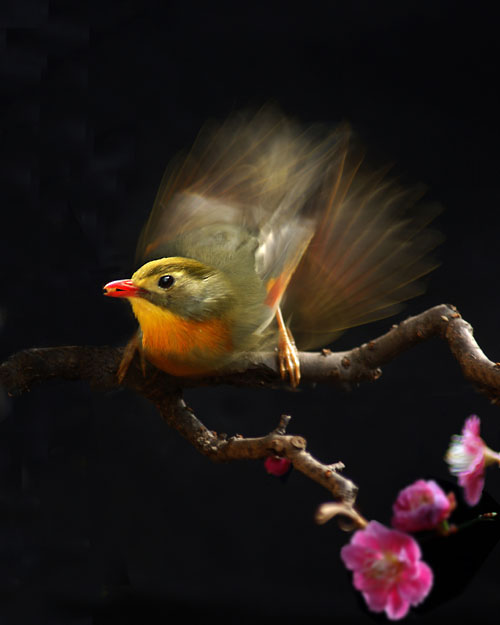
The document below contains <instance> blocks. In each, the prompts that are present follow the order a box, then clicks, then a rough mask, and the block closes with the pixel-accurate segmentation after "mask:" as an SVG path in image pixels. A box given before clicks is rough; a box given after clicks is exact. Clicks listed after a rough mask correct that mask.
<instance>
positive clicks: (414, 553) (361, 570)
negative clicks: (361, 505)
mask: <svg viewBox="0 0 500 625" xmlns="http://www.w3.org/2000/svg"><path fill="white" fill-rule="evenodd" d="M340 556H341V558H342V560H343V562H344V564H345V566H346V567H347V568H348V569H350V570H351V571H353V572H354V575H353V583H354V587H355V588H356V589H357V590H359V591H361V593H362V594H363V597H364V599H365V601H366V604H367V606H368V608H369V609H370V610H372V611H373V612H383V611H384V610H385V613H386V615H387V616H388V618H390V619H391V620H393V621H397V620H399V619H401V618H403V617H405V616H406V615H407V614H408V610H409V609H410V605H412V606H415V605H417V604H419V603H421V602H422V601H423V600H424V599H425V597H426V596H427V595H428V594H429V591H430V589H431V587H432V581H433V575H432V570H431V569H430V567H429V566H428V565H427V564H426V563H425V562H422V560H421V552H420V547H419V546H418V543H417V542H416V540H415V539H414V538H412V537H411V536H410V535H409V534H405V533H403V532H400V531H398V530H392V529H389V528H388V527H385V526H384V525H381V524H380V523H378V522H377V521H371V522H370V523H368V525H367V526H366V527H365V528H364V529H362V530H358V531H357V532H356V533H355V534H354V535H353V537H352V538H351V542H350V544H349V545H345V546H344V547H342V549H341V552H340Z"/></svg>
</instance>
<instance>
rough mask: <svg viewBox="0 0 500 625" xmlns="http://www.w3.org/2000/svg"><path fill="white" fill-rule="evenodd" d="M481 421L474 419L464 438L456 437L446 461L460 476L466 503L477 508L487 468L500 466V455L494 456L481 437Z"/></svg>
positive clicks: (469, 422)
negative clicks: (497, 464) (492, 465)
mask: <svg viewBox="0 0 500 625" xmlns="http://www.w3.org/2000/svg"><path fill="white" fill-rule="evenodd" d="M480 424H481V421H480V420H479V417H478V416H477V415H471V416H470V417H469V418H468V419H467V420H466V421H465V424H464V427H463V429H462V434H460V435H458V434H455V435H453V436H452V438H451V444H450V447H449V448H448V451H447V452H446V456H445V460H446V462H447V463H448V464H449V465H450V472H451V473H453V474H454V475H458V483H459V484H460V486H462V487H463V489H464V497H465V501H466V502H467V503H468V504H469V506H475V505H476V504H477V503H479V500H480V499H481V493H482V492H483V488H484V472H485V469H486V467H487V466H488V465H490V464H493V463H495V462H496V463H499V464H500V454H497V453H495V452H494V451H492V450H491V449H490V448H489V447H487V445H486V443H485V442H484V441H483V439H482V438H481V437H480V436H479V428H480Z"/></svg>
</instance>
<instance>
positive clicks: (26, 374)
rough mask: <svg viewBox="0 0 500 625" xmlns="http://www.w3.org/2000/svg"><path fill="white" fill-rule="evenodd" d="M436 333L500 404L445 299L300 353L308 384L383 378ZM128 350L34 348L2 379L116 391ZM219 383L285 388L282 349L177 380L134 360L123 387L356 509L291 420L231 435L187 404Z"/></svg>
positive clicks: (494, 377) (206, 449)
mask: <svg viewBox="0 0 500 625" xmlns="http://www.w3.org/2000/svg"><path fill="white" fill-rule="evenodd" d="M432 337H439V338H441V339H444V340H445V341H446V342H447V343H448V346H449V348H450V350H451V352H452V353H453V355H454V356H455V358H456V360H457V361H458V363H459V365H460V367H461V368H462V372H463V375H464V377H465V378H466V379H467V380H469V381H470V382H472V383H473V384H475V386H476V387H477V388H478V389H479V390H480V391H481V392H483V393H484V394H486V395H487V396H488V397H489V398H490V399H491V400H492V401H493V402H497V401H500V363H496V362H492V361H490V360H489V359H488V358H487V357H486V356H485V355H484V353H483V352H482V350H481V349H480V347H479V346H478V344H477V343H476V341H475V340H474V338H473V333H472V328H471V326H470V324H468V323H467V322H466V321H465V320H464V319H462V318H461V316H460V314H459V313H458V312H457V311H456V309H455V308H454V307H453V306H448V305H445V304H443V305H440V306H435V307H434V308H430V309H429V310H427V311H425V312H423V313H421V314H419V315H416V316H415V317H410V318H408V319H406V320H405V321H403V322H401V323H400V324H399V325H394V326H392V328H391V330H389V332H387V333H386V334H384V335H382V336H380V337H378V338H377V339H374V340H373V341H370V342H368V343H365V344H363V345H361V346H360V347H356V348H354V349H352V350H349V351H345V352H330V351H329V350H322V351H321V352H317V353H308V352H302V353H300V366H301V373H302V384H307V383H308V382H322V383H331V384H334V385H337V386H341V387H343V388H349V387H352V386H354V385H356V384H358V383H360V382H362V381H365V380H371V381H374V380H377V379H378V378H379V377H380V375H381V373H382V371H381V367H382V366H383V365H385V364H386V363H388V362H390V361H391V360H393V359H394V358H396V357H397V356H398V355H399V354H401V353H403V352H404V351H406V350H408V349H410V348H411V347H413V346H414V345H416V344H417V343H421V342H423V341H426V340H428V339H430V338H432ZM122 354H123V349H117V348H113V347H85V346H66V347H53V348H43V349H37V348H33V349H27V350H23V351H21V352H18V353H16V354H13V355H12V356H11V357H10V358H9V359H7V360H6V361H5V362H4V363H2V364H1V365H0V383H1V384H2V385H3V387H4V388H5V390H6V391H7V393H8V394H9V395H16V394H19V393H22V392H23V391H26V390H28V389H29V388H30V387H31V386H33V385H34V384H35V383H37V382H42V381H45V380H50V379H54V378H59V379H65V380H85V381H87V382H89V383H90V385H91V386H92V387H93V388H95V389H100V390H106V389H112V388H116V387H118V386H120V385H119V383H118V381H117V377H116V372H117V369H118V366H119V364H120V360H121V357H122ZM218 384H234V385H239V386H271V387H274V386H282V385H283V383H282V382H281V380H280V373H279V365H278V359H277V357H276V354H275V353H255V354H243V355H242V356H241V358H240V359H238V360H236V361H235V362H233V363H232V365H231V366H230V367H228V368H227V369H225V370H224V372H221V373H219V374H217V375H213V376H210V377H204V378H174V377H172V376H169V375H167V374H166V373H163V372H161V371H159V370H157V369H154V368H153V367H149V368H148V370H147V372H146V376H144V375H143V373H142V370H141V367H140V366H139V363H133V364H132V366H131V367H130V368H129V370H128V372H127V375H126V376H125V378H124V380H123V382H122V384H121V386H124V387H127V388H129V389H131V390H133V391H135V392H136V393H139V394H140V395H142V396H144V397H146V398H147V399H149V400H150V401H152V402H153V403H154V404H155V405H156V406H157V408H158V409H159V411H160V413H161V415H162V416H163V418H164V419H165V420H166V421H167V422H168V423H169V424H170V425H171V426H172V427H174V428H175V429H176V430H177V431H178V432H179V433H180V434H181V435H182V436H184V437H185V438H186V439H188V440H189V441H190V442H191V444H192V445H194V446H195V447H196V449H198V451H200V452H201V453H203V454H205V455H207V456H209V457H210V458H212V459H213V460H218V461H229V460H235V459H258V458H265V457H266V456H269V455H272V454H276V455H279V456H283V457H287V458H288V459H289V460H290V461H291V462H292V464H293V465H294V466H295V467H296V468H297V469H298V470H300V471H301V472H302V473H304V474H305V475H307V476H308V477H310V478H311V479H313V480H315V481H317V482H319V483H320V484H322V485H323V486H324V487H325V488H327V489H328V490H329V491H330V493H331V494H332V495H333V496H334V497H335V498H337V499H338V500H340V501H341V502H344V503H345V504H346V505H349V506H351V505H352V504H353V503H354V500H355V496H356V491H357V488H356V486H355V485H354V484H353V483H352V482H350V481H349V480H348V479H346V478H344V477H343V476H341V475H340V474H339V473H338V470H339V469H340V468H342V466H343V465H342V463H336V464H333V465H325V464H322V463H320V462H318V461H317V460H315V459H314V458H313V457H312V456H311V455H310V454H309V453H308V452H307V451H306V441H305V440H304V439H303V438H302V437H300V436H291V435H288V434H286V433H285V427H286V423H285V421H286V420H283V418H282V421H281V423H280V426H279V427H278V428H277V429H276V430H274V431H273V432H271V433H270V434H268V435H266V436H263V437H260V438H243V437H231V438H228V437H227V436H225V435H218V434H217V433H215V432H211V431H210V430H208V429H207V428H206V427H205V426H204V425H203V423H201V421H199V419H197V417H196V416H195V415H194V414H193V412H192V411H191V410H190V409H189V408H188V407H187V406H186V404H185V403H184V401H183V399H182V392H181V389H182V388H185V387H193V386H207V385H218Z"/></svg>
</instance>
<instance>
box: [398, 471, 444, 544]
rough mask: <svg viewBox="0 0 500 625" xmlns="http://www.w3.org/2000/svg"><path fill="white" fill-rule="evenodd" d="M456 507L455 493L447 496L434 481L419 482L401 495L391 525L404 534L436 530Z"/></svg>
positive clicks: (408, 487)
mask: <svg viewBox="0 0 500 625" xmlns="http://www.w3.org/2000/svg"><path fill="white" fill-rule="evenodd" d="M455 505H456V503H455V497H454V496H453V493H450V495H448V496H446V495H445V493H444V491H443V490H442V489H441V487H440V486H438V484H436V482H434V481H433V480H429V481H427V482H426V481H425V480H417V481H416V482H415V483H414V484H410V486H407V487H406V488H404V489H403V490H402V491H401V492H400V493H399V495H398V497H397V499H396V501H395V502H394V505H393V507H392V511H393V517H392V522H391V525H392V526H393V527H395V528H396V529H398V530H401V531H402V532H420V531H421V530H431V529H435V528H437V527H438V525H440V524H441V523H442V522H443V521H444V520H445V519H447V518H448V517H449V516H450V514H451V512H452V510H453V509H454V508H455Z"/></svg>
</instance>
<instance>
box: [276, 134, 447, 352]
mask: <svg viewBox="0 0 500 625" xmlns="http://www.w3.org/2000/svg"><path fill="white" fill-rule="evenodd" d="M421 195H422V192H421V191H419V190H405V189H402V188H399V187H398V185H397V184H395V183H394V182H392V181H387V180H386V179H385V172H378V173H377V172H375V173H373V172H372V173H370V172H368V171H366V170H365V169H364V166H363V157H362V155H361V154H359V153H358V152H357V150H356V149H354V148H351V147H348V145H347V143H346V145H345V150H344V153H343V156H342V159H341V163H340V165H339V163H334V164H333V165H332V166H330V167H329V171H328V172H327V173H326V175H325V177H324V179H323V185H322V189H321V190H320V192H319V193H318V194H317V197H316V200H315V207H314V209H315V214H316V215H317V225H316V232H315V235H314V237H313V239H312V240H311V243H310V245H309V247H308V249H307V252H306V253H305V255H304V256H303V258H302V261H301V263H300V264H299V266H298V267H297V269H296V271H295V273H294V275H293V277H292V280H291V282H290V285H289V287H288V289H287V291H286V294H285V300H284V302H283V310H284V316H285V319H287V320H288V323H289V326H290V328H291V331H292V333H293V335H294V337H295V340H296V343H297V345H298V347H299V348H300V349H312V348H315V347H319V346H321V345H327V344H328V343H330V342H331V341H332V340H333V339H334V338H335V336H337V335H338V334H339V333H340V332H342V331H343V330H345V329H347V328H349V327H354V326H357V325H361V324H364V323H368V322H370V321H375V320H377V319H381V318H384V317H387V316H389V315H392V314H394V313H396V312H397V311H398V309H399V307H398V304H399V303H400V302H402V301H404V300H407V299H409V298H411V297H414V296H416V295H418V294H419V293H421V292H422V290H423V289H422V285H421V284H419V283H418V282H417V280H418V279H419V278H421V277H422V276H423V275H425V274H427V273H428V272H430V271H432V269H434V268H435V267H436V266H437V263H436V262H435V260H433V259H432V257H430V256H429V252H430V251H431V250H432V249H433V248H435V247H436V245H438V244H439V242H440V240H441V236H440V235H439V233H437V232H436V231H433V230H429V229H427V228H426V226H427V225H428V224H429V222H430V221H432V219H434V218H435V217H436V215H437V214H438V213H439V212H440V207H439V206H438V205H437V204H433V205H422V206H417V205H416V204H417V202H418V200H419V198H420V196H421Z"/></svg>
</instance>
